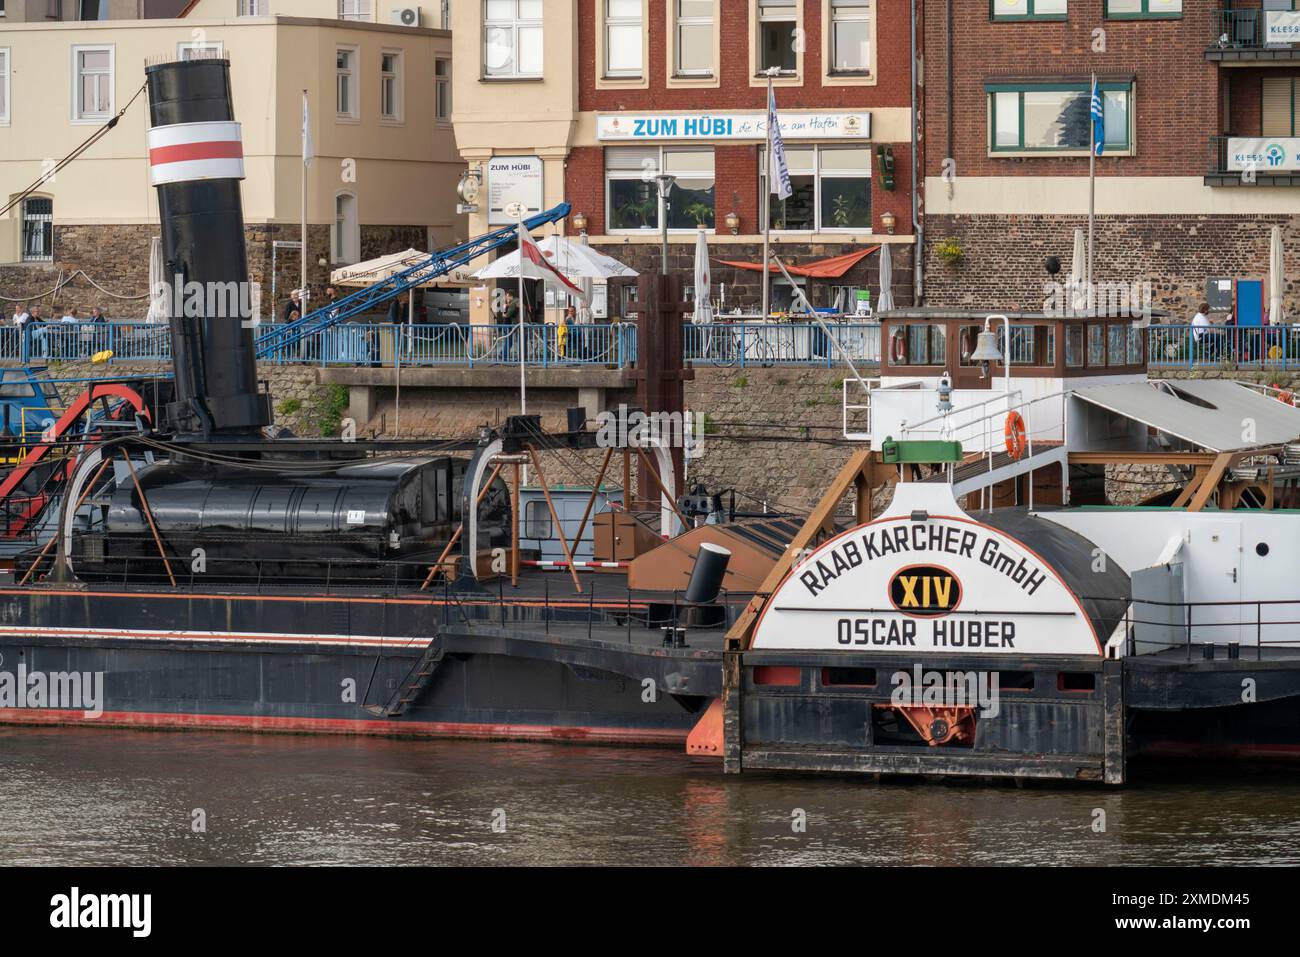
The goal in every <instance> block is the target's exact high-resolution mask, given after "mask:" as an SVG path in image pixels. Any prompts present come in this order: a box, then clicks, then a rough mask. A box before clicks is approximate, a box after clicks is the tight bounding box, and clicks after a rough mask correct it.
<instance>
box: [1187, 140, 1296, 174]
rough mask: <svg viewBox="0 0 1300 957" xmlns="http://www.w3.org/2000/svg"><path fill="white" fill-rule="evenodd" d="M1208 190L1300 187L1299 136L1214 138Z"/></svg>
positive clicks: (1210, 154)
mask: <svg viewBox="0 0 1300 957" xmlns="http://www.w3.org/2000/svg"><path fill="white" fill-rule="evenodd" d="M1205 184H1206V185H1207V186H1300V136H1211V137H1210V149H1209V156H1208V166H1207V169H1206V173H1205Z"/></svg>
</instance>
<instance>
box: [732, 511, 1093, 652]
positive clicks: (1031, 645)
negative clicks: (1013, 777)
mask: <svg viewBox="0 0 1300 957" xmlns="http://www.w3.org/2000/svg"><path fill="white" fill-rule="evenodd" d="M754 647H755V648H799V649H825V650H830V649H835V650H841V651H881V652H888V651H903V652H913V651H915V652H926V651H929V652H939V651H943V652H954V653H989V652H992V653H1003V654H1075V655H1096V654H1098V653H1099V652H1100V645H1099V642H1098V641H1097V638H1096V636H1095V635H1094V633H1093V629H1092V625H1091V623H1090V622H1089V620H1088V618H1087V617H1086V616H1085V615H1084V614H1083V611H1082V609H1081V607H1080V605H1079V602H1078V600H1077V599H1076V598H1075V596H1074V595H1073V594H1072V593H1071V592H1070V591H1069V589H1068V588H1066V586H1065V585H1064V583H1063V582H1062V580H1061V579H1060V577H1059V576H1058V575H1057V574H1056V573H1055V572H1054V571H1053V570H1052V569H1050V568H1048V567H1046V566H1045V565H1044V564H1043V562H1042V560H1041V559H1040V558H1039V557H1038V556H1037V555H1035V554H1034V553H1033V552H1032V551H1031V550H1030V549H1028V548H1027V547H1025V546H1024V545H1023V544H1022V543H1021V542H1019V541H1017V540H1015V539H1013V538H1011V537H1010V536H1009V535H1006V534H1004V533H1003V532H1001V531H999V530H997V529H994V528H992V527H990V526H987V525H982V524H980V523H979V522H976V521H974V520H972V519H968V518H964V517H963V518H958V517H942V518H941V517H930V518H928V519H927V520H925V521H912V520H911V519H910V518H909V517H905V516H904V517H898V518H891V519H884V520H880V521H877V522H872V523H869V524H867V525H864V526H861V527H859V528H856V529H853V530H851V531H848V532H845V533H843V534H841V535H838V536H836V537H835V538H833V539H831V540H829V541H827V542H826V543H824V544H823V545H822V546H821V547H820V548H818V549H816V550H815V551H813V553H812V554H811V555H809V556H808V557H807V558H806V559H805V560H804V561H803V562H801V563H800V564H798V565H797V566H796V567H795V568H794V569H793V570H792V571H791V573H790V574H789V575H788V576H787V577H786V579H785V581H784V582H783V583H782V584H781V585H780V587H778V589H777V590H776V592H775V593H774V594H773V596H772V599H771V600H770V601H769V603H768V606H767V608H766V610H765V611H764V613H763V616H762V618H761V619H760V621H759V623H758V626H757V629H756V632H755V637H754Z"/></svg>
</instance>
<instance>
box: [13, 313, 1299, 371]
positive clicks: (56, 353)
mask: <svg viewBox="0 0 1300 957" xmlns="http://www.w3.org/2000/svg"><path fill="white" fill-rule="evenodd" d="M1198 331H1199V332H1200V333H1201V334H1200V336H1199V337H1198V336H1197V332H1198ZM276 334H277V333H276V327H274V326H263V327H260V328H259V329H258V332H257V339H258V342H259V344H262V343H263V342H264V337H266V336H271V335H276ZM1149 334H1150V345H1149V348H1150V352H1149V355H1148V365H1149V367H1150V368H1152V369H1180V368H1192V367H1204V366H1215V367H1224V368H1236V369H1285V370H1292V369H1300V326H1262V327H1261V326H1242V327H1238V326H1222V325H1217V326H1209V327H1204V328H1202V329H1201V330H1197V329H1194V328H1193V327H1192V326H1189V325H1177V326H1174V325H1153V326H1151V327H1150V330H1149ZM520 342H521V339H520V329H519V327H518V326H517V325H495V326H475V325H458V324H454V323H452V324H442V325H417V326H396V325H391V324H379V323H341V324H339V325H337V326H331V327H329V328H328V329H321V330H316V331H314V332H312V333H310V334H308V335H307V336H305V337H304V338H303V339H302V340H301V341H296V342H292V343H288V344H284V345H280V346H276V347H275V348H274V349H271V350H269V352H268V355H267V356H266V359H265V360H264V361H267V362H272V363H275V364H278V365H316V366H331V365H332V366H358V365H370V366H376V367H391V366H393V365H395V364H396V363H397V362H398V361H399V360H400V362H401V364H402V365H403V366H430V367H432V366H460V367H467V368H473V367H476V366H494V365H514V364H517V363H518V362H519V349H520ZM522 343H523V350H524V356H523V358H524V362H525V364H527V365H529V366H534V367H539V368H550V367H558V366H613V367H617V368H623V367H627V366H631V365H635V363H636V355H637V336H636V326H635V325H631V324H623V323H615V324H612V325H576V326H568V327H559V326H555V325H549V324H548V325H541V324H537V325H525V326H524V328H523V338H522ZM837 343H838V346H839V348H837V347H836V344H837ZM682 349H683V358H684V360H685V361H686V362H687V363H691V364H695V365H714V366H736V367H747V366H775V365H805V366H823V367H826V368H831V367H834V366H838V365H840V363H841V361H842V358H841V356H842V352H843V353H847V355H848V356H849V358H850V359H852V360H853V362H854V364H855V365H861V366H864V367H870V366H875V365H878V364H879V362H880V326H879V325H878V324H876V323H838V322H832V323H828V325H827V327H826V329H825V330H824V329H822V327H820V326H817V325H814V324H811V323H754V322H748V323H742V322H736V323H713V324H710V325H698V326H697V325H692V324H690V323H688V324H686V325H685V326H683V329H682ZM841 350H842V352H841ZM101 354H102V355H105V356H106V358H107V361H109V362H149V361H153V362H170V361H171V338H170V334H169V330H168V328H167V325H166V324H164V323H143V322H105V323H63V322H54V323H46V324H43V325H40V326H35V327H33V326H30V325H29V326H28V327H26V328H24V329H18V328H16V327H14V326H12V325H5V326H0V360H8V361H18V362H42V361H46V360H48V361H56V362H57V361H68V362H71V361H85V360H88V359H91V358H92V357H94V356H96V355H101Z"/></svg>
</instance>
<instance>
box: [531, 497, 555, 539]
mask: <svg viewBox="0 0 1300 957" xmlns="http://www.w3.org/2000/svg"><path fill="white" fill-rule="evenodd" d="M550 537H551V513H550V510H549V509H548V508H547V507H546V503H545V502H542V501H532V502H529V503H527V504H526V505H525V506H524V538H536V539H541V540H549V539H550Z"/></svg>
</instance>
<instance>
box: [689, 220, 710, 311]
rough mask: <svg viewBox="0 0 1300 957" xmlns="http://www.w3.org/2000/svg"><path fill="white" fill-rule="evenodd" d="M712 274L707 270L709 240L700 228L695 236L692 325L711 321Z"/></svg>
mask: <svg viewBox="0 0 1300 957" xmlns="http://www.w3.org/2000/svg"><path fill="white" fill-rule="evenodd" d="M712 292H713V272H712V270H710V269H709V239H708V236H707V235H706V234H705V232H704V228H703V227H700V230H699V232H698V233H696V236H695V312H694V314H693V315H692V316H691V322H693V323H697V324H699V323H709V322H712V321H713V301H712V299H711V298H710V296H711V294H712Z"/></svg>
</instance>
